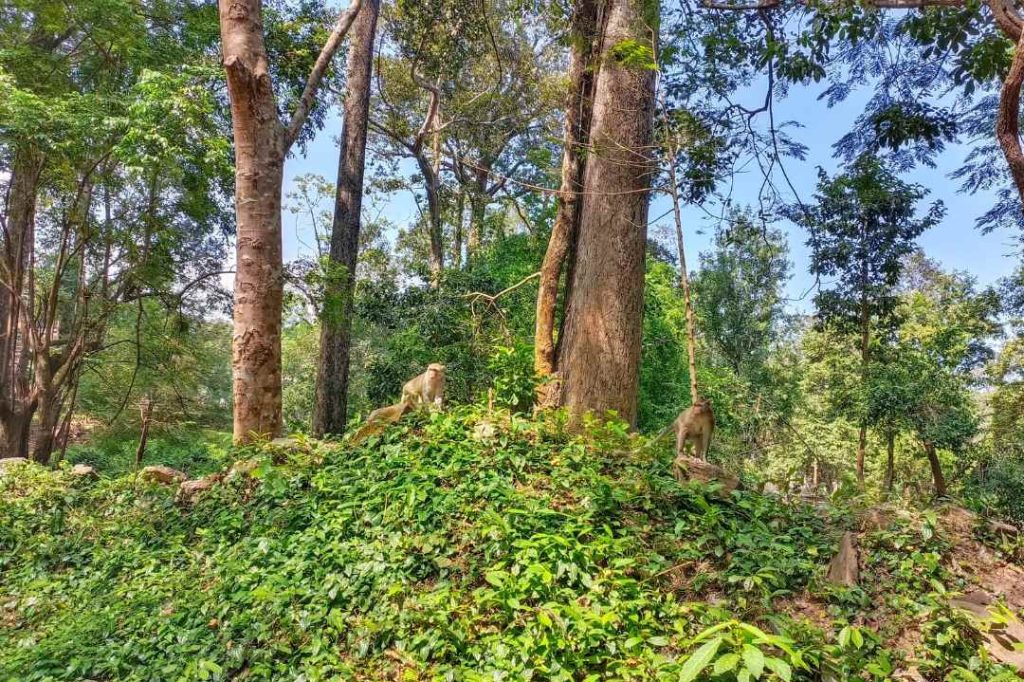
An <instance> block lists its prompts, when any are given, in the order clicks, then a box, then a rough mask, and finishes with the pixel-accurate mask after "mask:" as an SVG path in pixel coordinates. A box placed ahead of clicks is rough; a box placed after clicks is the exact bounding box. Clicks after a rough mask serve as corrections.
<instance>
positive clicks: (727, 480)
mask: <svg viewBox="0 0 1024 682" xmlns="http://www.w3.org/2000/svg"><path fill="white" fill-rule="evenodd" d="M672 468H673V470H674V473H675V477H676V479H677V480H679V482H682V481H683V480H689V481H700V482H701V483H705V484H707V483H710V482H711V481H718V482H719V483H721V484H722V489H721V492H722V494H724V495H728V494H730V493H731V492H732V491H733V490H736V489H737V488H739V487H740V479H738V478H737V477H735V476H733V475H732V474H730V473H729V472H728V471H726V470H725V469H723V468H722V467H720V466H717V465H715V464H712V463H711V462H705V461H704V460H702V459H697V458H696V457H688V456H686V455H679V456H678V457H676V459H675V461H674V462H673V463H672Z"/></svg>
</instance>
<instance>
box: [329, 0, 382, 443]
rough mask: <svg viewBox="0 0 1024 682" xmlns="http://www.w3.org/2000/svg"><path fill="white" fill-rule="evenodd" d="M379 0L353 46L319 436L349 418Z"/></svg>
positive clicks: (366, 4)
mask: <svg viewBox="0 0 1024 682" xmlns="http://www.w3.org/2000/svg"><path fill="white" fill-rule="evenodd" d="M379 11H380V2H379V0H363V6H362V7H361V8H360V10H359V14H358V15H357V16H356V19H355V23H354V24H353V28H352V42H351V44H350V45H349V53H348V66H347V72H348V73H347V77H346V84H347V87H348V92H347V94H346V95H345V107H344V123H343V129H342V135H341V146H340V150H339V153H338V186H337V193H336V195H335V204H334V223H333V225H332V228H331V251H330V256H329V262H328V266H327V267H328V270H329V272H328V276H327V278H326V282H325V292H324V301H323V310H322V312H321V317H320V324H321V328H320V361H319V362H318V363H317V382H316V407H315V411H314V413H313V434H314V435H316V436H318V437H323V436H324V434H327V433H335V434H340V433H344V431H345V423H346V421H347V416H348V414H347V413H348V373H349V360H350V357H351V345H352V313H353V308H354V306H353V294H354V292H355V279H356V261H357V258H358V254H359V232H360V228H361V225H362V219H361V218H362V215H361V212H362V203H363V169H364V166H365V160H366V131H367V122H368V117H369V111H370V89H371V85H372V84H371V82H370V75H371V72H372V68H373V42H374V35H375V34H376V31H377V14H378V13H379Z"/></svg>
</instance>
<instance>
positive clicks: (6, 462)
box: [0, 457, 32, 476]
mask: <svg viewBox="0 0 1024 682" xmlns="http://www.w3.org/2000/svg"><path fill="white" fill-rule="evenodd" d="M29 464H32V461H31V460H30V459H28V458H26V457H4V458H3V459H0V476H3V475H4V473H5V472H6V471H8V470H10V469H16V468H18V467H22V466H28V465H29Z"/></svg>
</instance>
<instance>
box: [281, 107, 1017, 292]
mask: <svg viewBox="0 0 1024 682" xmlns="http://www.w3.org/2000/svg"><path fill="white" fill-rule="evenodd" d="M819 91H820V90H819V88H816V87H807V88H798V87H794V88H792V89H791V90H790V93H789V96H788V97H787V98H785V99H782V100H778V101H777V102H776V105H775V112H776V120H777V121H786V120H797V121H799V122H801V123H802V124H803V125H804V128H802V129H800V130H796V131H793V132H792V133H791V134H792V136H793V137H795V138H797V139H799V141H801V142H802V143H804V144H805V145H806V146H807V147H808V154H807V160H806V161H802V162H798V161H794V160H789V161H787V163H786V170H787V172H788V174H789V176H790V178H791V180H792V182H793V185H794V187H795V188H796V189H797V191H798V192H799V193H800V197H801V199H803V200H804V201H807V200H809V199H810V198H811V197H812V195H813V193H814V188H815V185H816V184H817V168H818V166H822V167H824V168H825V169H826V170H827V171H829V172H830V173H832V172H834V171H835V170H836V168H837V161H836V159H834V158H832V145H833V143H835V142H836V140H838V139H839V137H840V136H842V135H843V134H844V133H846V132H847V131H849V130H850V128H851V126H852V125H853V122H854V120H855V118H856V117H857V115H858V114H859V113H860V104H859V103H858V102H857V101H856V100H855V99H853V98H851V100H849V101H847V102H845V103H842V104H840V105H837V106H835V107H832V108H828V107H827V106H826V105H825V104H824V103H823V102H819V101H818V100H817V94H818V92H819ZM760 98H763V94H760V93H756V94H755V93H751V96H750V101H749V102H747V104H752V105H755V106H756V103H757V100H758V99H760ZM340 128H341V123H340V120H339V118H338V116H337V115H336V114H335V115H333V116H331V117H330V118H329V119H328V121H327V124H326V126H325V127H324V129H323V130H321V131H320V133H319V134H318V135H317V137H316V138H315V139H314V140H313V142H312V143H311V144H310V145H309V146H308V148H307V150H306V155H305V156H303V157H294V158H292V159H289V160H288V163H287V165H286V168H285V193H286V194H287V193H288V192H289V190H290V189H291V187H292V184H293V180H294V178H295V177H296V176H299V175H303V174H306V173H315V174H319V175H322V176H324V177H325V178H328V179H329V180H331V181H332V182H333V180H334V178H335V174H336V168H337V149H336V146H335V138H336V137H337V135H338V133H339V131H340ZM967 151H968V148H967V147H966V146H963V145H951V146H950V147H948V148H947V149H946V150H945V151H944V152H943V154H942V155H941V156H939V157H938V159H937V166H936V167H935V168H920V169H917V170H915V171H914V172H912V173H909V174H907V175H906V176H904V177H905V179H907V180H909V181H911V182H915V183H918V184H921V185H923V186H924V187H926V188H927V189H928V190H929V191H930V194H929V196H928V199H927V201H929V202H930V201H932V200H935V199H941V200H942V201H943V202H944V203H945V205H946V215H945V218H944V219H943V221H942V223H941V224H939V225H938V226H936V227H934V228H932V229H931V230H930V231H929V232H926V233H925V234H924V235H923V236H922V237H921V239H920V240H919V243H920V245H921V246H922V248H923V249H924V251H925V253H926V254H927V255H928V256H930V257H931V258H934V259H936V260H938V261H939V262H940V263H941V264H942V265H943V267H945V268H947V269H956V270H965V271H967V272H970V273H971V274H972V275H974V276H976V277H977V279H978V281H979V283H980V284H982V285H986V284H991V283H993V282H995V281H996V280H997V279H999V278H1000V277H1003V276H1006V275H1008V274H1009V273H1010V272H1011V271H1012V270H1013V268H1014V266H1015V265H1016V264H1017V263H1018V262H1019V256H1018V255H1017V253H1016V252H1015V251H1014V248H1015V246H1014V244H1015V242H1014V239H1013V238H1014V235H1012V234H1010V233H1007V232H995V233H992V234H988V235H984V234H982V233H981V232H980V231H979V230H977V229H976V228H975V226H974V225H975V220H976V219H977V218H978V216H980V215H981V214H982V213H984V212H985V211H986V210H988V208H990V206H991V205H992V204H993V203H994V200H993V196H992V194H989V193H979V194H976V195H973V196H968V195H964V194H959V193H957V192H956V188H957V186H958V183H957V182H956V181H953V180H951V179H950V178H949V177H948V175H949V174H950V173H951V172H952V171H953V170H955V169H956V168H957V167H958V166H959V165H960V164H961V162H962V161H963V159H964V157H965V155H966V153H967ZM760 184H761V175H760V172H759V171H758V169H757V167H756V166H752V167H750V168H749V170H747V171H746V172H743V173H740V174H739V175H738V176H737V177H736V179H735V187H734V190H733V195H732V196H733V202H734V204H735V205H745V204H751V205H756V202H757V191H758V188H759V186H760ZM787 199H792V197H791V196H790V197H787ZM670 207H671V204H670V203H669V202H668V200H667V199H666V198H665V197H657V198H655V200H654V201H653V203H652V206H651V210H650V216H651V218H652V220H653V219H655V218H657V217H658V216H661V215H663V214H666V213H667V212H668V211H669V209H670ZM705 209H707V210H706V211H705V210H702V209H701V208H700V207H695V206H690V207H686V208H685V210H684V212H683V217H684V229H685V238H686V242H687V260H688V261H689V263H688V264H689V265H690V267H691V269H693V268H695V267H696V266H697V265H698V259H697V254H698V253H699V252H700V251H703V250H705V249H707V248H708V247H709V244H710V240H711V237H712V235H713V234H714V229H715V222H716V221H715V220H714V218H712V217H710V216H709V215H708V212H710V213H712V214H714V215H717V214H718V207H717V206H711V205H709V206H705ZM372 210H373V211H374V213H376V211H377V210H381V211H382V214H383V216H384V217H386V218H387V219H389V220H390V221H391V222H393V223H394V224H396V225H405V224H406V223H408V222H409V221H411V220H413V219H414V218H415V215H416V207H415V204H414V203H413V201H412V199H411V196H410V194H409V193H408V192H400V193H397V194H395V195H393V196H392V197H390V199H389V200H388V201H386V202H385V203H384V204H383V205H381V206H377V207H374V208H373V209H372ZM671 225H672V217H671V214H668V215H665V216H664V217H663V218H661V219H660V220H656V221H655V222H653V223H652V225H651V233H652V235H654V234H658V230H659V226H664V227H665V228H671ZM778 227H779V228H781V229H782V230H783V231H784V232H785V233H786V235H787V238H788V240H789V247H790V260H791V261H792V262H793V268H792V272H793V278H792V279H791V281H790V282H789V284H788V287H787V296H788V297H789V298H790V299H791V301H792V303H791V307H793V308H794V309H795V310H801V311H804V310H809V308H810V306H811V296H812V294H808V295H806V296H803V298H801V296H802V295H803V294H805V293H806V292H807V290H808V288H809V287H810V286H811V285H812V284H813V278H812V277H811V276H810V275H809V274H808V272H807V265H808V262H809V254H808V250H807V248H806V246H805V245H804V242H805V240H806V238H807V237H806V233H805V232H804V230H802V229H801V228H799V227H797V226H795V225H792V224H788V223H780V224H778ZM664 234H665V235H666V236H668V235H669V234H670V232H669V231H667V230H666V231H664ZM284 241H285V244H284V247H285V250H284V253H285V258H286V259H287V260H291V259H293V258H295V257H296V256H298V255H302V254H307V253H308V248H307V247H306V246H303V244H305V245H311V244H313V238H312V232H311V229H310V228H309V225H308V224H307V223H305V222H304V221H302V220H301V219H296V217H295V216H294V215H292V214H291V213H289V212H288V211H287V209H286V210H285V214H284ZM673 251H674V248H673Z"/></svg>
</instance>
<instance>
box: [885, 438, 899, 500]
mask: <svg viewBox="0 0 1024 682" xmlns="http://www.w3.org/2000/svg"><path fill="white" fill-rule="evenodd" d="M885 454H886V458H885V481H884V483H883V487H884V488H885V492H886V493H889V494H891V493H892V486H893V482H894V479H895V477H896V476H895V469H896V434H895V433H894V432H892V431H887V432H886V434H885Z"/></svg>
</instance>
